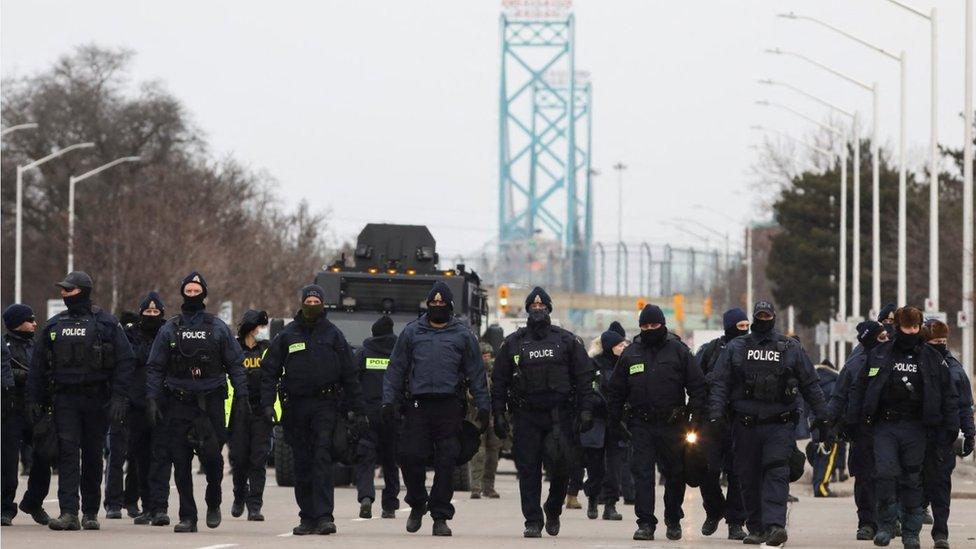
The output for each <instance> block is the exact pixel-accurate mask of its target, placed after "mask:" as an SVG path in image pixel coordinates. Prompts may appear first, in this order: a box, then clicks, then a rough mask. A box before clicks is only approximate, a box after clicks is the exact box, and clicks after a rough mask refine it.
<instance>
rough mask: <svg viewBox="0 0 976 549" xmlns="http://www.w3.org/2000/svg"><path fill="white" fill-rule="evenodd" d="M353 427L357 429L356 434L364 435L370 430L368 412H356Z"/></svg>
mask: <svg viewBox="0 0 976 549" xmlns="http://www.w3.org/2000/svg"><path fill="white" fill-rule="evenodd" d="M353 426H354V427H353V428H354V429H356V434H358V435H359V436H363V435H365V434H366V433H368V432H369V418H368V417H366V414H356V417H355V419H353Z"/></svg>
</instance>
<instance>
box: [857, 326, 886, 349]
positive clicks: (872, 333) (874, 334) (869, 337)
mask: <svg viewBox="0 0 976 549" xmlns="http://www.w3.org/2000/svg"><path fill="white" fill-rule="evenodd" d="M883 331H884V326H883V325H882V324H881V323H880V322H875V321H874V320H865V321H863V322H859V323H858V324H857V341H858V342H859V343H860V344H861V346H862V347H864V348H865V349H867V350H871V349H873V348H875V347H877V346H878V345H879V344H880V343H881V342H880V341H878V335H879V334H881V332H883Z"/></svg>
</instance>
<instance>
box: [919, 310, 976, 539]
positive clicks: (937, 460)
mask: <svg viewBox="0 0 976 549" xmlns="http://www.w3.org/2000/svg"><path fill="white" fill-rule="evenodd" d="M926 328H927V330H926V339H928V344H929V345H930V346H932V347H935V350H937V351H939V353H940V354H941V355H942V358H944V359H945V361H946V364H947V365H948V367H949V378H950V382H951V383H952V384H953V385H955V387H956V392H957V393H958V394H959V406H958V408H959V412H958V413H959V427H960V428H961V430H962V435H963V439H962V445H961V447H960V448H959V455H960V456H962V457H966V456H968V455H970V454H972V453H973V446H974V442H976V426H974V425H973V392H972V386H971V385H970V383H969V377H968V376H966V370H965V369H964V368H963V367H962V364H961V363H960V362H959V360H958V359H956V357H954V356H952V353H951V352H949V346H948V344H949V326H948V325H947V324H946V323H945V322H942V321H941V320H931V321H929V322H928V323H927V324H926ZM956 436H957V432H953V433H951V437H950V436H949V433H947V434H946V441H949V440H951V441H953V442H955V441H956ZM943 442H944V441H943ZM955 467H956V456H955V455H954V452H953V445H952V444H951V443H950V444H937V443H936V440H934V439H929V445H928V449H927V450H926V451H925V463H924V467H923V469H922V484H923V485H924V487H925V499H926V501H928V502H930V503H931V504H932V517H933V524H932V539H933V540H934V541H935V547H936V548H940V549H949V523H948V522H949V502H950V494H951V493H952V470H953V469H955Z"/></svg>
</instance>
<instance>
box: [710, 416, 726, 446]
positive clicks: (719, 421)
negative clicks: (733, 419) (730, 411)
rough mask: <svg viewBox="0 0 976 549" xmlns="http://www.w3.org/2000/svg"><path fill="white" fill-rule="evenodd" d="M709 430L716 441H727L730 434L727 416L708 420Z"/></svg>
mask: <svg viewBox="0 0 976 549" xmlns="http://www.w3.org/2000/svg"><path fill="white" fill-rule="evenodd" d="M708 429H709V430H710V431H711V432H712V436H713V437H714V438H715V440H725V439H726V437H728V434H729V422H728V420H727V419H725V416H722V417H717V418H714V419H710V420H708Z"/></svg>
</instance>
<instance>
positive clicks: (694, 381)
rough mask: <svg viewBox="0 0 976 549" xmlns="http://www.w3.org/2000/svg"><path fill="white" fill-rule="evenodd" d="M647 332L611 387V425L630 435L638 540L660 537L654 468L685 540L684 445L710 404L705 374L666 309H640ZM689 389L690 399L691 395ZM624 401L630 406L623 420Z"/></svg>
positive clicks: (668, 516) (667, 515)
mask: <svg viewBox="0 0 976 549" xmlns="http://www.w3.org/2000/svg"><path fill="white" fill-rule="evenodd" d="M639 324H640V329H641V333H640V335H639V336H638V337H637V338H636V340H635V344H634V345H631V346H630V347H627V348H626V349H625V350H624V352H623V354H621V355H620V360H618V361H617V366H616V367H615V368H614V371H613V376H611V378H610V384H609V386H608V392H609V394H608V401H609V404H608V409H609V411H610V420H609V421H610V425H611V426H613V427H614V428H615V429H616V430H618V431H619V432H622V433H624V436H625V437H629V438H630V444H631V448H632V451H633V456H632V458H631V462H630V467H631V470H632V471H633V473H634V485H635V488H636V494H637V502H636V506H635V508H634V510H635V512H636V514H637V531H636V532H634V539H636V540H651V539H654V528H655V526H656V525H657V517H655V516H654V484H655V483H654V467H655V465H659V466H660V468H661V471H662V473H663V475H664V480H665V485H664V523H665V525H666V526H667V537H668V539H671V540H677V539H681V519H682V518H683V517H684V512H683V511H682V509H681V503H682V501H683V500H684V495H685V479H684V476H683V474H682V470H683V467H682V465H683V463H682V444H683V443H684V438H685V433H686V430H687V429H688V427H689V418H692V422H691V423H692V424H693V425H698V424H699V423H700V419H699V418H701V417H702V412H703V410H704V408H705V396H706V389H705V376H704V374H702V371H701V368H700V367H699V366H698V364H697V363H696V362H695V357H694V356H692V354H691V351H690V350H689V349H688V347H687V346H686V345H685V344H684V343H683V342H682V341H681V339H679V338H678V337H677V336H676V335H674V334H672V333H670V332H669V331H668V327H667V325H666V319H665V318H664V312H663V311H661V308H660V307H658V306H657V305H650V304H649V305H647V306H645V307H644V309H643V310H642V311H641V313H640V318H639ZM686 394H687V400H686ZM624 405H627V406H628V407H629V409H630V413H629V420H628V421H627V426H626V427H624V426H623V425H622V424H621V421H622V419H623V413H624Z"/></svg>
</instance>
